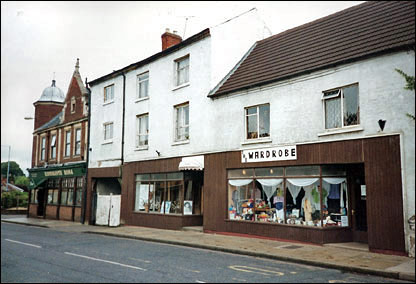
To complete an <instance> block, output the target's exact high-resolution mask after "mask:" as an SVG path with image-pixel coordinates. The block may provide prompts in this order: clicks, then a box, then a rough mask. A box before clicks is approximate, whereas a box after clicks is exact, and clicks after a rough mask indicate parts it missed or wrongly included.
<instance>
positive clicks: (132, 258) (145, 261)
mask: <svg viewBox="0 0 416 284" xmlns="http://www.w3.org/2000/svg"><path fill="white" fill-rule="evenodd" d="M129 258H130V259H131V260H137V261H142V262H144V263H151V261H150V260H143V259H139V258H134V257H129Z"/></svg>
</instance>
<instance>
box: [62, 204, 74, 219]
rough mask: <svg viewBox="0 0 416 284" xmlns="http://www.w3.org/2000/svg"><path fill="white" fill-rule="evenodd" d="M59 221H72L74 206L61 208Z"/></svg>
mask: <svg viewBox="0 0 416 284" xmlns="http://www.w3.org/2000/svg"><path fill="white" fill-rule="evenodd" d="M59 219H60V220H65V221H72V206H61V207H60V208H59Z"/></svg>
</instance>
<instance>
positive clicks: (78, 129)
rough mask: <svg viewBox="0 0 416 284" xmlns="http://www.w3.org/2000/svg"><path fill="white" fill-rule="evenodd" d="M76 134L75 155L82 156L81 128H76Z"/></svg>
mask: <svg viewBox="0 0 416 284" xmlns="http://www.w3.org/2000/svg"><path fill="white" fill-rule="evenodd" d="M74 132H75V135H74V156H80V155H81V128H80V127H79V128H75V131H74ZM78 133H79V140H77V138H78V137H77V136H78ZM78 145H79V153H77V149H78V148H77V146H78Z"/></svg>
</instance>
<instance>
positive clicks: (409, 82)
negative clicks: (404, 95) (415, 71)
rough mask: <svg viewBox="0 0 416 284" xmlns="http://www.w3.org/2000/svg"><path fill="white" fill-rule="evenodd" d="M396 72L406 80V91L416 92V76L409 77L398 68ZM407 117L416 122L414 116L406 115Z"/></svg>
mask: <svg viewBox="0 0 416 284" xmlns="http://www.w3.org/2000/svg"><path fill="white" fill-rule="evenodd" d="M395 70H396V71H397V73H399V74H400V75H402V76H403V77H404V79H405V80H406V86H405V87H404V89H405V90H409V91H414V90H415V76H409V75H407V74H406V73H404V72H403V71H402V70H400V69H397V68H396V69H395ZM406 115H407V116H408V117H410V118H411V119H413V120H415V115H414V114H410V113H406Z"/></svg>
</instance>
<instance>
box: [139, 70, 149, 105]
mask: <svg viewBox="0 0 416 284" xmlns="http://www.w3.org/2000/svg"><path fill="white" fill-rule="evenodd" d="M147 97H149V72H146V73H143V74H141V75H138V76H137V98H138V99H142V98H147Z"/></svg>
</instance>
